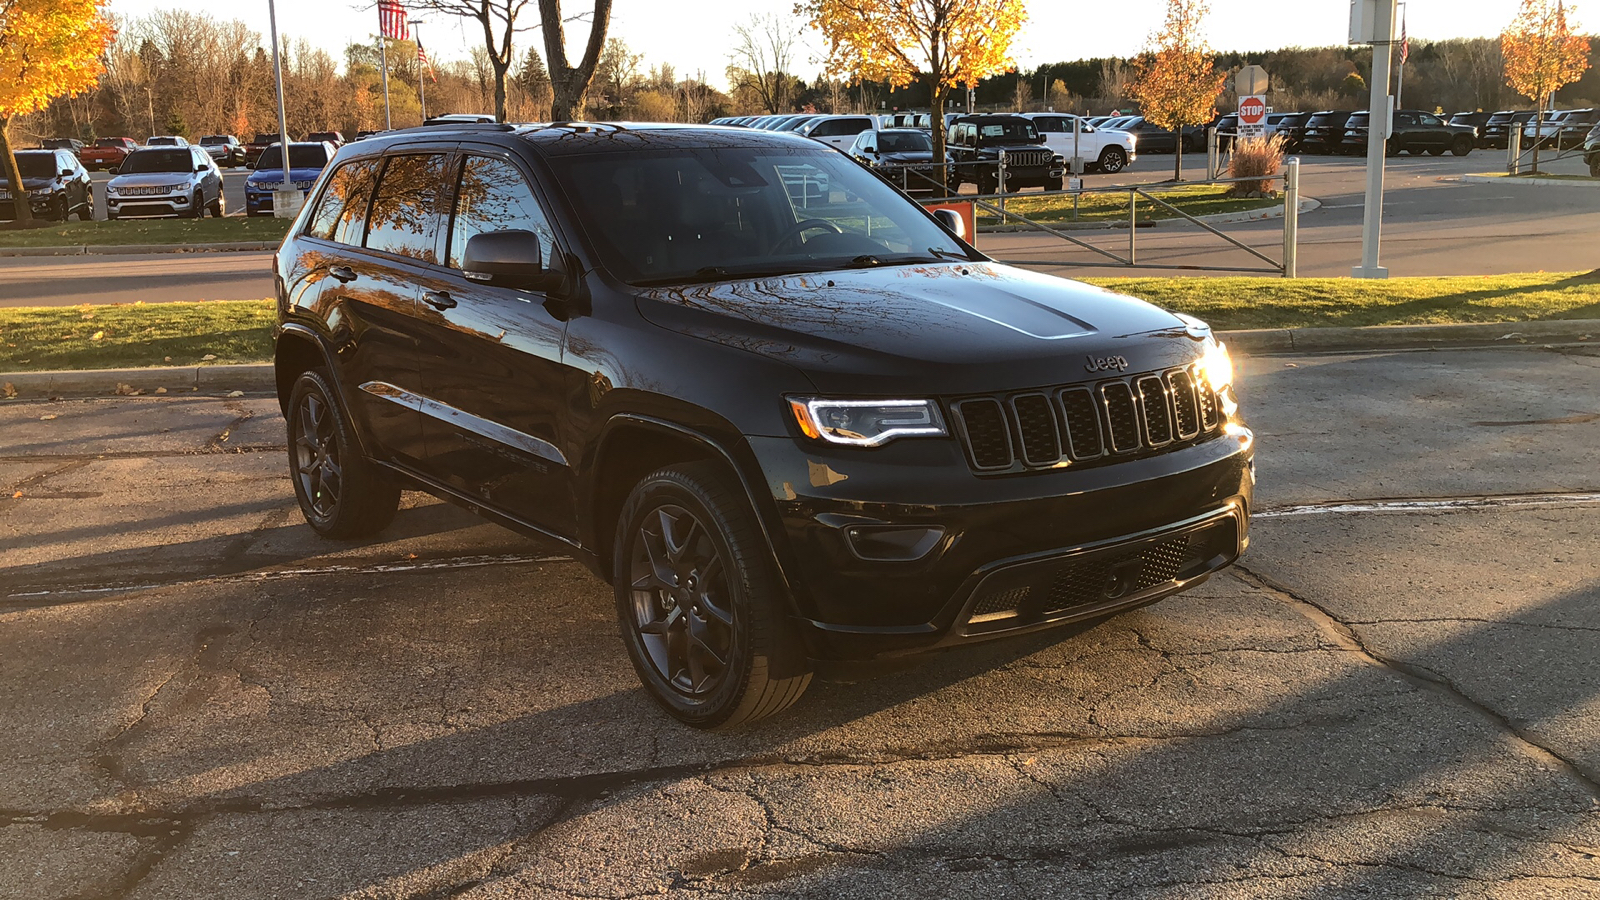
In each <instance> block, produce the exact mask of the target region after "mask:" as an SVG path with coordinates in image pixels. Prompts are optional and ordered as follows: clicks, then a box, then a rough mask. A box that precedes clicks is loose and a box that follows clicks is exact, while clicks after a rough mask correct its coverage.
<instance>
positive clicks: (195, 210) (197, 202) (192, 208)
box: [181, 191, 206, 219]
mask: <svg viewBox="0 0 1600 900" xmlns="http://www.w3.org/2000/svg"><path fill="white" fill-rule="evenodd" d="M205 204H206V198H205V196H204V195H203V194H201V193H200V192H199V191H195V192H194V200H193V202H191V203H190V204H189V209H188V211H187V212H184V213H182V214H181V218H185V219H198V218H200V217H201V216H203V215H205V214H206V205H205Z"/></svg>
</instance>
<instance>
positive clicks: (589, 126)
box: [544, 121, 628, 134]
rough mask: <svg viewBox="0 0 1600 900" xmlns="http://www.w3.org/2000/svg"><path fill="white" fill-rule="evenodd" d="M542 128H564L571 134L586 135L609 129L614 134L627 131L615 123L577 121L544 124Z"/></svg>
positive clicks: (625, 127)
mask: <svg viewBox="0 0 1600 900" xmlns="http://www.w3.org/2000/svg"><path fill="white" fill-rule="evenodd" d="M544 127H545V128H565V129H567V130H568V131H570V132H572V133H573V134H586V133H588V132H590V131H599V130H601V129H604V128H609V129H611V130H612V131H614V132H615V131H627V130H628V127H627V126H626V125H620V124H618V123H616V122H582V121H578V122H573V121H563V122H546V123H545V125H544Z"/></svg>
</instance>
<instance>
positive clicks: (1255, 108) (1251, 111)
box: [1239, 97, 1267, 125]
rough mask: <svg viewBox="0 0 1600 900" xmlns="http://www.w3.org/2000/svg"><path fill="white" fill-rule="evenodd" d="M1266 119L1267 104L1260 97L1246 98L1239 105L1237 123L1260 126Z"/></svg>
mask: <svg viewBox="0 0 1600 900" xmlns="http://www.w3.org/2000/svg"><path fill="white" fill-rule="evenodd" d="M1266 117H1267V104H1266V102H1265V101H1263V100H1262V99H1261V98H1260V97H1246V98H1244V100H1243V101H1241V102H1240V103H1239V121H1240V122H1242V123H1243V124H1245V125H1260V124H1261V120H1262V119H1265V118H1266Z"/></svg>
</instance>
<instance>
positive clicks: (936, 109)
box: [928, 81, 950, 195]
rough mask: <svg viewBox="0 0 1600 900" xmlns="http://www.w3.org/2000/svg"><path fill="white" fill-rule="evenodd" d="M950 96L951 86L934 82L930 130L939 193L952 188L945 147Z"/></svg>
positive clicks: (929, 122)
mask: <svg viewBox="0 0 1600 900" xmlns="http://www.w3.org/2000/svg"><path fill="white" fill-rule="evenodd" d="M949 97H950V88H948V87H946V86H945V85H943V84H940V83H939V82H937V81H935V82H934V84H933V104H932V109H933V113H932V115H931V116H930V118H929V119H928V131H929V132H931V133H932V136H933V161H934V163H935V164H936V165H937V166H938V168H937V169H935V170H934V171H935V172H937V173H938V178H939V186H938V187H937V188H936V191H937V192H938V194H941V195H942V194H945V193H947V192H948V191H949V190H950V169H949V167H948V166H946V165H945V159H946V157H945V149H944V102H945V100H947V99H949Z"/></svg>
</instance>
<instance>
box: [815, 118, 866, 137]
mask: <svg viewBox="0 0 1600 900" xmlns="http://www.w3.org/2000/svg"><path fill="white" fill-rule="evenodd" d="M871 124H872V123H870V122H868V121H867V120H866V119H830V120H828V121H826V122H822V123H820V124H818V125H817V127H816V128H814V129H812V131H811V136H812V137H845V136H848V135H852V134H860V133H861V132H863V131H866V130H867V128H868V127H869V126H870V125H871Z"/></svg>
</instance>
